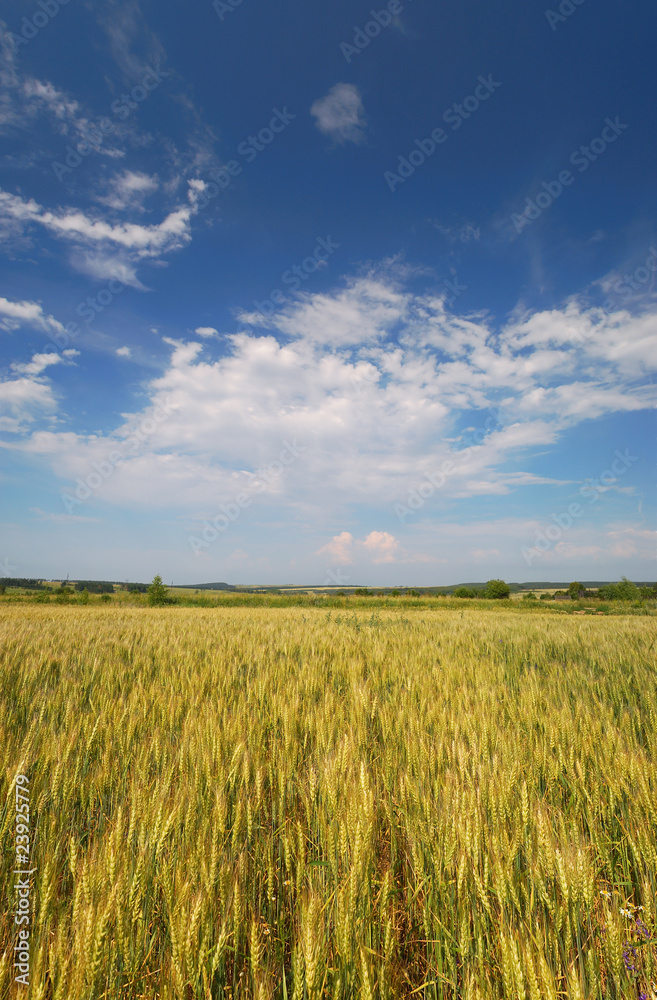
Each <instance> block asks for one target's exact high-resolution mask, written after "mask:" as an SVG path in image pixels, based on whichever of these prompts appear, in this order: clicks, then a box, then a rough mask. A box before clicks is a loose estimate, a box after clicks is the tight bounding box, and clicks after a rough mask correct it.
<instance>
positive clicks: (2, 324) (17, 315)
mask: <svg viewBox="0 0 657 1000" xmlns="http://www.w3.org/2000/svg"><path fill="white" fill-rule="evenodd" d="M21 326H29V327H32V328H33V329H36V330H43V331H44V332H45V333H50V332H52V331H53V330H54V331H56V332H59V333H61V332H62V331H63V330H64V327H63V326H62V324H61V323H60V322H59V321H58V320H56V319H55V318H54V317H53V316H46V315H45V314H44V312H43V307H42V306H41V305H40V304H39V303H38V302H27V301H23V302H11V301H10V300H9V299H5V298H2V297H0V330H7V331H8V330H17V329H19V328H20V327H21Z"/></svg>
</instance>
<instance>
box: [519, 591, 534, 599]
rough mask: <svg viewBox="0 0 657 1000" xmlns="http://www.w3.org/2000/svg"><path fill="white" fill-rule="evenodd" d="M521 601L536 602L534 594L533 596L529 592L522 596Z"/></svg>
mask: <svg viewBox="0 0 657 1000" xmlns="http://www.w3.org/2000/svg"><path fill="white" fill-rule="evenodd" d="M522 599H523V601H535V600H536V594H534V593H533V592H532V591H530V592H529V593H528V594H523V595H522Z"/></svg>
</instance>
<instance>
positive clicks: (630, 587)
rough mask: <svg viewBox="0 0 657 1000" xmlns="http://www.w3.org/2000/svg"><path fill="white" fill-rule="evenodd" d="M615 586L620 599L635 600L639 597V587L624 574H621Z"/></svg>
mask: <svg viewBox="0 0 657 1000" xmlns="http://www.w3.org/2000/svg"><path fill="white" fill-rule="evenodd" d="M616 586H617V588H618V593H619V595H620V599H621V601H637V600H638V599H639V588H638V587H637V585H636V583H632V581H631V580H628V579H627V577H626V576H622V577H621V578H620V581H619V582H618V583H617V584H616Z"/></svg>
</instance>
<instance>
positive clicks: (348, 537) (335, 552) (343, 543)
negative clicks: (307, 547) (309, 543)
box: [315, 531, 354, 566]
mask: <svg viewBox="0 0 657 1000" xmlns="http://www.w3.org/2000/svg"><path fill="white" fill-rule="evenodd" d="M353 545H354V536H353V535H352V534H351V532H349V531H342V532H341V533H340V534H339V535H334V536H333V538H332V539H331V541H330V542H327V543H326V545H323V546H322V548H321V549H318V550H317V552H316V553H315V554H316V555H318V556H323V555H326V556H328V557H329V559H331V560H332V561H333V562H334V563H335V564H337V565H339V566H350V565H351V563H353V561H354V558H353Z"/></svg>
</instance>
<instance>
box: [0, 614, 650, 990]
mask: <svg viewBox="0 0 657 1000" xmlns="http://www.w3.org/2000/svg"><path fill="white" fill-rule="evenodd" d="M433 608H434V609H435V604H434V606H433ZM434 609H429V608H421V609H420V610H412V609H410V608H408V607H400V606H399V605H397V606H394V607H392V608H389V607H387V606H386V607H384V608H380V609H379V610H376V609H370V608H356V609H349V610H343V609H340V608H338V609H329V610H326V608H318V607H299V608H281V607H279V608H258V607H254V606H251V607H228V608H220V609H207V610H206V609H203V608H181V607H169V608H162V609H157V608H145V607H134V608H132V607H128V606H122V605H115V604H111V605H107V606H100V605H93V606H91V605H90V606H88V607H78V606H75V607H66V606H64V607H57V606H55V605H54V604H49V605H46V606H36V605H31V604H21V605H18V604H4V605H0V632H1V644H0V649H1V653H0V657H1V658H0V682H1V683H0V755H2V769H1V771H0V773H1V775H2V781H3V795H2V808H3V812H2V814H1V815H0V820H1V830H2V848H3V850H2V861H1V869H0V879H1V884H2V898H3V900H6V905H5V907H4V908H3V911H2V913H1V914H0V946H1V951H0V954H1V955H2V959H1V960H0V997H2V998H4V997H6V996H9V995H12V996H13V995H15V994H16V993H17V992H18V991H19V990H20V991H22V995H27V994H26V991H25V989H24V988H23V987H22V986H16V985H15V984H13V983H12V980H13V978H14V971H13V969H12V963H13V959H12V954H13V952H12V948H13V946H14V941H15V927H14V922H13V921H14V910H15V909H16V905H15V900H16V893H15V890H14V885H15V878H16V876H14V875H12V874H11V872H12V869H13V868H14V862H15V857H16V854H15V851H16V830H17V827H16V822H15V821H16V816H15V798H14V795H15V790H14V782H15V776H16V775H17V774H21V775H24V776H25V779H26V781H27V782H28V784H27V785H26V788H27V790H28V791H27V792H26V793H21V795H23V794H27V795H29V808H30V814H29V824H28V825H29V829H30V834H29V836H30V860H31V863H32V866H33V867H35V868H36V872H35V873H34V875H33V876H32V883H31V892H30V907H31V909H30V911H29V918H30V922H29V928H30V952H31V954H30V966H31V971H30V981H31V985H30V987H29V996H30V998H31V1000H32V998H35V1000H36V998H39V1000H41V998H43V1000H51V998H52V1000H68V998H71V1000H74V998H75V1000H96V998H117V1000H118V998H126V1000H127V998H143V1000H151V998H153V1000H154V998H165V1000H167V998H171V1000H173V998H180V1000H190V998H196V997H198V998H205V1000H207V998H218V997H233V998H238V997H239V998H254V1000H262V998H269V997H272V998H281V1000H284V998H287V1000H293V998H294V1000H315V998H320V997H330V998H344V1000H348V998H352V997H358V998H366V1000H370V998H372V1000H385V998H389V997H408V996H415V997H422V998H437V997H445V998H456V997H464V998H482V1000H483V998H493V997H495V998H505V1000H524V998H529V1000H539V998H541V1000H543V998H545V1000H556V998H557V997H563V996H567V997H572V998H575V1000H580V998H581V1000H585V998H596V1000H597V998H602V997H605V998H607V997H609V998H616V997H631V998H634V1000H638V998H639V997H641V996H643V997H648V998H654V997H657V992H655V980H656V978H657V948H656V946H655V940H656V938H655V925H656V921H655V909H656V905H657V846H656V845H657V777H656V768H655V763H656V759H657V672H656V669H655V660H656V656H655V646H656V640H657V622H656V621H655V619H654V617H650V616H639V615H636V616H634V617H631V616H627V615H626V616H620V615H617V616H614V617H604V618H603V617H597V616H593V617H584V616H582V617H572V616H570V615H566V614H563V615H557V614H556V613H555V614H546V613H540V609H536V610H535V611H534V612H532V611H531V610H530V609H527V610H525V609H524V608H523V609H522V613H520V611H519V610H518V609H516V608H514V607H499V608H497V609H494V610H487V609H482V608H474V607H467V608H463V607H461V606H459V608H458V609H449V608H447V609H445V608H443V607H442V606H441V608H440V609H437V610H434ZM16 794H18V793H16ZM24 825H25V824H24Z"/></svg>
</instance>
